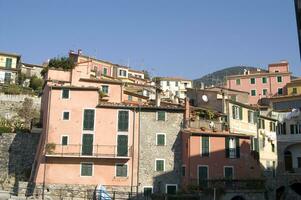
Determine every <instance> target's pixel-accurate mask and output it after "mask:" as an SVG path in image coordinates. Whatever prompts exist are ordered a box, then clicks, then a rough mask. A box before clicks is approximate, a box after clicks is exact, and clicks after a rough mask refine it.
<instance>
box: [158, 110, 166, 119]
mask: <svg viewBox="0 0 301 200" xmlns="http://www.w3.org/2000/svg"><path fill="white" fill-rule="evenodd" d="M165 115H166V112H165V111H158V112H157V120H158V121H165V117H166V116H165Z"/></svg>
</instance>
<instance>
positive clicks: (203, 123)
mask: <svg viewBox="0 0 301 200" xmlns="http://www.w3.org/2000/svg"><path fill="white" fill-rule="evenodd" d="M188 126H189V127H190V128H197V129H199V128H201V129H204V130H206V131H208V130H212V131H214V132H221V131H228V127H227V126H226V124H225V123H224V122H220V121H210V120H202V119H195V120H194V121H192V120H190V121H189V124H188Z"/></svg>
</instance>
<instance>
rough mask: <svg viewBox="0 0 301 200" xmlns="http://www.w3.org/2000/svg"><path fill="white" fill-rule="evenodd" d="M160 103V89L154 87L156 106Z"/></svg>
mask: <svg viewBox="0 0 301 200" xmlns="http://www.w3.org/2000/svg"><path fill="white" fill-rule="evenodd" d="M160 104H161V94H160V90H159V89H158V88H156V106H157V107H159V106H160Z"/></svg>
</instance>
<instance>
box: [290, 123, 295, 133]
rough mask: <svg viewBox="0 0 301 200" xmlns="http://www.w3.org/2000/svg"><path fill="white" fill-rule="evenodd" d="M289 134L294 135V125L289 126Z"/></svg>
mask: <svg viewBox="0 0 301 200" xmlns="http://www.w3.org/2000/svg"><path fill="white" fill-rule="evenodd" d="M290 133H291V134H295V125H294V124H291V125H290Z"/></svg>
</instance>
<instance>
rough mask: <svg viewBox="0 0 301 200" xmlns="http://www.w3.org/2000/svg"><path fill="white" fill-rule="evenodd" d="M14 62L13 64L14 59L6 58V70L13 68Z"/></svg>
mask: <svg viewBox="0 0 301 200" xmlns="http://www.w3.org/2000/svg"><path fill="white" fill-rule="evenodd" d="M12 62H13V59H11V58H6V62H5V67H6V68H11V67H12Z"/></svg>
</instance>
